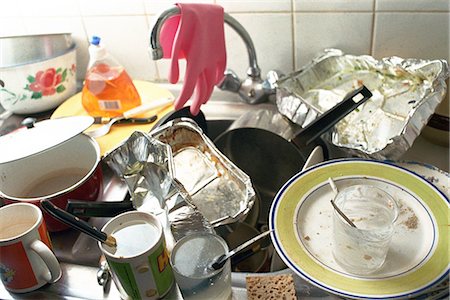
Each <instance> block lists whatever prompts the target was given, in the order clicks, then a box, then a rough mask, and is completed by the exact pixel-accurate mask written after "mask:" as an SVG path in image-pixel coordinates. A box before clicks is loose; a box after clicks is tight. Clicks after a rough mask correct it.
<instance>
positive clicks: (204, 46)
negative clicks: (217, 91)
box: [160, 3, 226, 115]
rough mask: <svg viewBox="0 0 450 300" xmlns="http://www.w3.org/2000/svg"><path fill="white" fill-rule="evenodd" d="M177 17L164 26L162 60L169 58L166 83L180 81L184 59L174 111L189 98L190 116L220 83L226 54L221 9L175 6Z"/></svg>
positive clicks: (201, 6) (196, 5) (202, 5)
mask: <svg viewBox="0 0 450 300" xmlns="http://www.w3.org/2000/svg"><path fill="white" fill-rule="evenodd" d="M176 5H177V6H178V7H179V8H180V12H181V13H180V15H177V16H173V17H171V18H169V19H168V20H166V22H164V24H163V26H162V28H161V32H160V43H161V46H162V48H163V53H164V58H172V61H171V65H170V71H169V82H170V83H177V82H178V79H179V65H178V60H179V59H183V58H185V59H186V74H185V76H184V83H183V87H182V89H181V93H180V95H179V97H178V99H177V100H175V109H180V108H182V107H183V106H184V105H185V104H186V102H187V101H188V100H189V99H190V98H191V96H192V95H193V93H194V91H195V93H194V95H193V96H192V105H191V108H190V110H191V113H192V114H193V115H197V114H198V112H199V111H200V106H201V105H202V104H205V103H206V102H207V101H208V100H209V97H210V96H211V94H212V92H213V90H214V86H215V85H216V84H219V83H220V82H221V81H222V79H223V76H224V75H223V73H224V71H225V67H226V50H225V34H224V28H223V27H224V20H223V14H224V12H223V7H221V6H219V5H213V4H180V3H178V4H176Z"/></svg>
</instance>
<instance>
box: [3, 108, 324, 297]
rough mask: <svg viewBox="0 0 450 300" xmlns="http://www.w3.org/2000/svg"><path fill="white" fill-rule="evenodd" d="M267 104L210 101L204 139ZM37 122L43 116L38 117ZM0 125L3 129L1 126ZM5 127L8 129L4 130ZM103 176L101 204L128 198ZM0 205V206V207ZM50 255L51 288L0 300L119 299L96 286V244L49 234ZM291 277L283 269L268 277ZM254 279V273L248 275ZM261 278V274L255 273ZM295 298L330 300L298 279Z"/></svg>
mask: <svg viewBox="0 0 450 300" xmlns="http://www.w3.org/2000/svg"><path fill="white" fill-rule="evenodd" d="M268 105H271V104H268V103H266V104H259V105H249V104H244V103H240V102H236V101H232V102H221V101H210V102H209V103H208V104H207V105H204V106H202V111H203V112H204V114H205V116H206V119H207V126H208V136H209V137H210V139H211V140H214V138H216V137H217V136H218V135H219V134H220V133H222V132H224V131H225V130H226V129H227V128H228V126H229V125H230V124H231V123H232V122H233V120H235V119H237V118H238V117H239V116H241V115H242V114H244V113H245V112H247V111H249V110H252V109H257V108H259V107H265V106H268ZM38 117H39V119H42V118H45V117H46V116H38ZM22 119H23V117H21V116H15V115H13V116H11V117H9V118H8V119H7V120H4V122H3V124H0V132H2V130H4V131H5V132H3V134H4V133H6V131H8V132H9V131H11V129H13V128H10V127H17V126H20V122H21V120H22ZM3 125H4V126H3ZM5 126H8V127H7V128H6V127H5ZM102 169H103V174H104V194H103V197H102V201H122V200H124V199H125V198H126V197H129V196H128V191H127V187H126V185H125V183H124V182H122V181H121V180H120V179H119V178H117V177H116V176H115V175H114V174H113V172H112V170H111V169H110V168H109V167H108V166H106V165H102ZM0 204H1V203H0ZM107 220H108V219H107V218H90V220H89V222H90V223H91V224H92V225H94V226H96V227H98V228H101V227H102V226H103V224H105V223H106V222H107ZM51 239H52V243H53V246H54V251H55V253H56V255H57V257H58V259H59V261H60V262H61V265H62V269H63V276H62V278H61V279H60V280H59V281H58V282H57V283H55V284H51V285H46V286H44V287H42V288H40V289H39V290H37V291H34V292H30V293H26V294H10V293H8V292H7V291H6V290H5V289H4V287H3V285H0V299H119V297H120V296H119V293H118V291H117V289H116V288H115V285H114V284H113V283H110V284H109V285H107V286H106V287H102V286H100V285H99V284H98V283H97V272H98V270H99V259H100V256H101V252H100V250H99V248H98V246H97V243H96V242H95V241H94V240H93V239H91V238H89V237H87V236H86V235H84V234H80V233H79V232H77V231H74V230H67V231H63V232H56V233H51ZM275 273H276V274H280V273H292V271H291V270H289V269H284V270H281V271H278V272H272V274H275ZM247 274H248V273H237V272H233V274H232V282H233V298H234V299H246V289H245V277H246V276H247ZM252 274H253V275H254V273H252ZM259 274H261V275H263V273H259ZM295 281H296V287H297V290H298V291H297V295H298V296H299V297H302V298H304V297H307V298H308V297H311V298H317V297H320V298H323V297H331V298H332V297H333V296H330V295H329V294H327V293H325V292H323V291H321V290H319V289H317V288H315V287H313V286H312V285H309V284H308V283H306V282H305V281H303V280H302V279H301V278H299V277H298V276H295ZM166 298H167V299H181V297H180V294H179V291H178V289H177V288H174V289H172V292H171V293H170V294H169V295H168V296H166Z"/></svg>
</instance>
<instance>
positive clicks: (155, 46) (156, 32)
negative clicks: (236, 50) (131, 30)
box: [150, 7, 261, 77]
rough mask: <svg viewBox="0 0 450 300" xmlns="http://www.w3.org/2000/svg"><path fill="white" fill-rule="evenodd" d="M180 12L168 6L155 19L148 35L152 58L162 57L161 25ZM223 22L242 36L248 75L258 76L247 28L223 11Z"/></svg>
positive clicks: (258, 71) (257, 67)
mask: <svg viewBox="0 0 450 300" xmlns="http://www.w3.org/2000/svg"><path fill="white" fill-rule="evenodd" d="M179 13H180V9H179V8H178V7H173V8H169V9H167V10H165V11H163V12H162V13H161V15H160V16H159V18H158V19H157V20H156V23H155V25H154V26H153V29H152V32H151V35H150V47H151V49H152V58H153V60H159V59H161V58H163V54H164V53H163V49H162V47H161V43H160V41H159V40H160V39H159V38H160V32H161V27H162V25H163V24H164V22H165V21H166V20H167V19H168V18H170V17H172V16H174V15H177V14H179ZM224 22H225V24H227V25H229V26H230V27H231V28H232V29H233V30H234V31H236V33H237V34H238V35H239V36H240V37H241V38H242V40H243V41H244V43H245V46H246V47H247V53H248V60H249V65H250V67H249V71H248V73H249V74H248V75H249V76H252V77H258V76H260V75H261V70H260V68H259V66H258V62H257V60H256V50H255V46H254V45H253V41H252V39H251V37H250V35H249V34H248V32H247V30H245V28H244V27H243V26H242V25H241V24H240V23H239V22H238V21H237V20H236V19H235V18H233V17H232V16H230V15H229V14H227V13H225V14H224Z"/></svg>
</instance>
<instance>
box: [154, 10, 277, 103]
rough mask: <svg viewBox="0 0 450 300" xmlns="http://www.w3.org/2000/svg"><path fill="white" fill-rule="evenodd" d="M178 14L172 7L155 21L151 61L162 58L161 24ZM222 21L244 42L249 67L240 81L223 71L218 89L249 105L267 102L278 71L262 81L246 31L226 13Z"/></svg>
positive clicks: (230, 73)
mask: <svg viewBox="0 0 450 300" xmlns="http://www.w3.org/2000/svg"><path fill="white" fill-rule="evenodd" d="M179 13H180V10H179V8H178V7H173V8H170V9H167V10H165V11H164V12H162V13H161V15H160V16H159V18H158V19H157V20H156V23H155V25H154V26H153V29H152V31H151V35H150V47H151V52H152V58H153V60H158V59H161V58H163V49H162V47H161V44H160V42H159V36H160V31H161V27H162V24H164V22H165V21H166V20H167V19H168V18H170V17H171V16H174V15H177V14H179ZM224 21H225V23H226V24H227V25H229V26H230V27H231V28H232V29H233V30H234V31H235V32H236V33H237V34H238V35H239V36H240V37H241V38H242V40H243V41H244V44H245V46H246V47H247V53H248V59H249V64H250V66H249V68H248V70H247V78H246V79H244V80H242V81H241V80H240V79H239V77H238V76H237V75H236V73H235V72H233V71H232V70H230V69H227V70H225V73H224V80H223V81H222V82H221V84H220V85H219V86H218V87H219V88H220V89H221V90H226V91H231V92H235V93H238V94H239V95H240V96H241V98H242V99H243V100H244V101H246V102H247V103H250V104H256V103H260V102H265V101H267V100H268V99H269V96H271V95H274V94H275V83H276V81H277V80H278V77H279V76H281V73H279V72H278V71H269V73H268V76H267V77H268V78H267V79H266V80H262V78H261V69H260V68H259V66H258V62H257V60H256V51H255V46H254V45H253V41H252V39H251V37H250V35H249V34H248V32H247V30H245V28H244V27H243V26H242V25H241V24H240V23H239V22H238V21H237V20H236V19H235V18H233V17H232V16H230V15H229V14H227V13H225V14H224Z"/></svg>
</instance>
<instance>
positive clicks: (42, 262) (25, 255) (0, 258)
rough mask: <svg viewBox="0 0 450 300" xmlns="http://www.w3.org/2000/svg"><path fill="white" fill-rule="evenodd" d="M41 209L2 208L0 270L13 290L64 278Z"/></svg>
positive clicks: (27, 289) (26, 205)
mask: <svg viewBox="0 0 450 300" xmlns="http://www.w3.org/2000/svg"><path fill="white" fill-rule="evenodd" d="M51 249H52V245H51V242H50V238H49V236H48V232H47V228H46V226H45V223H44V219H43V217H42V212H41V210H40V209H39V208H38V207H37V206H36V205H33V204H29V203H15V204H10V205H5V206H3V207H1V208H0V269H1V279H2V282H3V285H4V286H5V288H6V289H7V290H8V291H10V292H13V293H26V292H30V291H33V290H36V289H38V288H40V287H42V286H43V285H45V284H46V283H53V282H56V281H57V280H58V279H59V278H60V277H61V274H62V272H61V267H60V265H59V262H58V260H57V259H56V256H55V254H54V253H53V252H52V250H51Z"/></svg>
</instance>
